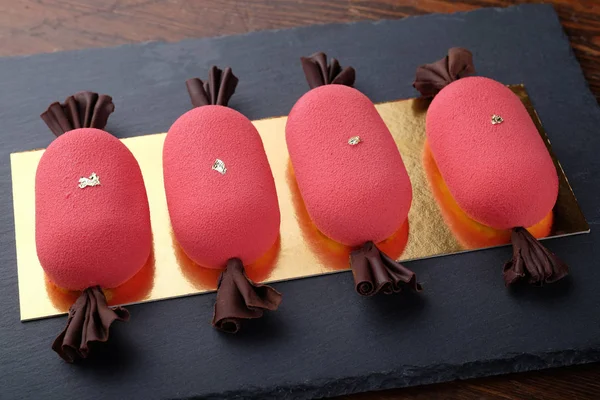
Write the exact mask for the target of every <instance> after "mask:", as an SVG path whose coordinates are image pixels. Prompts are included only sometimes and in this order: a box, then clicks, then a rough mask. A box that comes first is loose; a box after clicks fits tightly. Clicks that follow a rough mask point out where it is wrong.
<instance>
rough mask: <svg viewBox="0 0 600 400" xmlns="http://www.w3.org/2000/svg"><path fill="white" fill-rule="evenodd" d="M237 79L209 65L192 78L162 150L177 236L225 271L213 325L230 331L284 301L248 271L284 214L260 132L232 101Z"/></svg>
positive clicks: (193, 253) (205, 262) (201, 259)
mask: <svg viewBox="0 0 600 400" xmlns="http://www.w3.org/2000/svg"><path fill="white" fill-rule="evenodd" d="M237 83H238V79H237V78H236V77H235V76H234V75H233V72H232V71H231V68H227V69H225V70H224V71H221V70H220V69H218V68H217V67H212V68H211V69H210V72H209V79H208V81H206V82H202V81H201V80H200V79H197V78H195V79H189V80H188V81H187V82H186V85H187V88H188V92H189V95H190V98H191V101H192V105H193V106H194V108H193V109H192V110H190V111H188V112H186V113H185V114H183V115H182V116H181V117H179V118H178V119H177V121H175V123H173V125H172V126H171V128H169V131H168V133H167V137H166V139H165V143H164V148H163V172H164V185H165V194H166V197H167V205H168V209H169V215H170V218H171V224H172V228H173V234H174V236H175V238H176V240H177V242H178V244H179V246H181V249H182V250H183V252H184V253H185V254H186V255H187V257H189V258H190V259H191V260H193V262H194V263H196V264H198V265H201V266H203V267H206V268H213V269H217V270H222V271H223V272H222V273H221V275H220V277H219V281H218V285H217V286H218V289H217V300H216V302H215V310H214V316H213V325H214V326H215V327H216V328H217V329H219V330H222V331H226V332H231V333H235V332H237V331H238V330H239V329H240V327H241V322H242V321H243V320H245V319H254V318H260V317H261V316H262V315H263V313H264V311H265V310H271V311H273V310H276V309H277V308H278V306H279V304H280V302H281V294H280V293H278V292H277V291H276V290H275V289H273V288H271V287H270V286H266V285H261V284H255V283H254V282H253V281H251V280H250V279H249V278H248V277H247V275H246V272H245V267H244V266H245V265H250V264H252V263H254V262H256V261H257V260H258V259H259V258H260V257H261V256H263V255H264V254H265V253H267V251H268V250H269V249H270V248H271V247H272V246H273V245H274V244H275V243H276V241H277V238H278V237H279V224H280V212H279V204H278V200H277V192H276V190H275V182H274V180H273V174H272V173H271V168H270V166H269V162H268V160H267V156H266V154H265V150H264V147H263V143H262V141H261V138H260V136H259V134H258V131H257V130H256V128H255V127H254V125H252V123H251V122H250V120H248V118H246V117H245V116H243V115H242V114H240V113H239V112H237V111H235V110H233V109H231V108H229V107H227V103H228V101H229V99H230V97H231V96H232V95H233V93H234V91H235V88H236V86H237Z"/></svg>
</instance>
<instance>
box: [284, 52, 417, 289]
mask: <svg viewBox="0 0 600 400" xmlns="http://www.w3.org/2000/svg"><path fill="white" fill-rule="evenodd" d="M302 66H303V69H304V72H305V75H306V78H307V81H308V83H309V86H310V87H311V90H310V91H309V92H308V93H306V94H305V95H303V96H302V97H301V98H300V99H299V100H298V101H297V102H296V104H295V105H294V107H293V108H292V110H291V112H290V113H289V116H288V120H287V124H286V127H285V132H286V141H287V147H288V151H289V154H290V161H291V164H292V166H293V169H294V174H295V177H296V181H297V184H298V189H299V192H300V195H301V196H302V199H303V201H304V204H305V206H306V210H307V212H308V214H309V216H310V218H311V220H312V221H313V222H314V224H315V226H316V227H317V228H318V229H319V230H320V231H321V232H322V233H323V234H325V235H326V236H328V237H329V238H331V239H333V240H335V241H337V242H339V243H342V244H344V245H347V246H351V247H353V248H355V250H354V251H353V252H352V253H351V267H352V270H353V272H354V278H355V282H356V289H357V291H358V292H359V293H360V294H363V295H372V294H374V293H377V292H379V291H383V292H385V293H391V292H394V291H399V290H400V288H401V286H400V285H401V283H408V284H409V285H410V286H411V287H413V288H414V289H419V288H420V287H419V286H418V284H417V283H416V278H415V275H414V273H412V272H411V271H410V270H408V269H406V268H405V267H403V266H402V265H400V264H399V263H397V262H395V261H394V260H392V259H391V258H390V257H388V256H387V255H385V254H383V253H382V252H381V251H380V250H379V249H378V248H377V247H376V246H375V244H374V243H377V242H380V241H382V240H384V239H386V238H388V237H390V236H391V235H392V234H393V233H394V232H396V231H397V230H398V229H399V228H400V227H401V226H402V225H403V224H404V223H405V222H406V220H407V216H408V211H409V209H410V205H411V201H412V186H411V183H410V179H409V177H408V173H407V172H406V168H405V167H404V163H403V162H402V157H401V156H400V153H399V151H398V147H397V145H396V143H395V142H394V139H393V137H392V135H391V134H390V131H389V130H388V128H387V126H386V125H385V122H384V121H383V120H382V119H381V116H380V115H379V113H378V112H377V110H376V108H375V106H374V105H373V103H372V102H371V100H369V99H368V98H367V96H365V95H364V94H362V93H361V92H359V91H358V90H356V89H354V88H352V87H351V86H352V85H353V84H354V79H355V71H354V69H353V68H351V67H347V68H342V67H341V66H340V65H339V63H338V61H337V60H335V59H332V60H331V63H330V64H328V63H327V57H326V55H325V54H323V53H316V54H313V55H312V56H310V57H307V58H304V57H303V58H302Z"/></svg>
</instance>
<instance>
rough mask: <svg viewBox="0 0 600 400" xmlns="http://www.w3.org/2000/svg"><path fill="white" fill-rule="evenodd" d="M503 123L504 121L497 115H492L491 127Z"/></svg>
mask: <svg viewBox="0 0 600 400" xmlns="http://www.w3.org/2000/svg"><path fill="white" fill-rule="evenodd" d="M503 122H504V119H503V118H502V117H501V116H499V115H496V114H494V115H492V125H497V124H501V123H503Z"/></svg>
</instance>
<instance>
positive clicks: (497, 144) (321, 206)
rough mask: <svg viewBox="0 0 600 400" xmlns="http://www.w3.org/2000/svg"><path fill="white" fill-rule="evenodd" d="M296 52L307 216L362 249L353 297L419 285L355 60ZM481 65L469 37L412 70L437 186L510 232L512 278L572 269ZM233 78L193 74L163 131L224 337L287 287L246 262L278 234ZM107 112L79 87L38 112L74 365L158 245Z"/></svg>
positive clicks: (138, 179) (48, 218)
mask: <svg viewBox="0 0 600 400" xmlns="http://www.w3.org/2000/svg"><path fill="white" fill-rule="evenodd" d="M301 62H302V68H303V70H304V74H305V76H306V79H307V81H308V84H309V86H310V90H309V91H308V92H307V93H306V94H305V95H303V96H302V97H301V98H300V99H299V100H298V101H297V102H296V104H295V105H294V107H293V108H292V110H291V111H290V113H289V116H288V119H287V124H286V129H285V130H286V142H287V147H288V152H289V156H290V162H291V166H292V168H293V174H294V177H295V179H296V183H297V186H298V189H299V193H300V195H301V197H302V200H303V201H304V204H305V206H306V210H307V213H308V215H309V216H310V218H311V220H312V222H313V223H314V224H315V226H316V227H317V228H318V229H319V231H320V232H322V233H323V234H324V235H325V236H327V237H329V238H331V239H332V240H334V241H336V242H339V243H341V244H344V245H346V246H350V247H352V248H353V251H352V252H351V254H350V266H351V269H352V272H353V275H354V280H355V283H356V290H357V292H358V293H359V294H361V295H364V296H370V295H374V294H376V293H380V292H381V293H387V294H389V293H394V292H399V291H401V290H403V289H405V288H409V289H411V290H414V291H421V290H422V287H421V285H420V284H419V282H418V280H417V277H416V275H415V273H414V272H413V271H411V270H410V269H409V268H407V267H406V266H404V265H402V264H400V263H399V262H397V261H396V260H394V259H393V258H391V257H390V256H388V255H387V254H385V253H384V252H382V251H381V250H380V249H379V248H378V246H377V243H379V242H381V241H383V240H385V239H387V238H389V237H390V236H391V235H392V234H394V232H396V231H397V230H398V229H399V228H400V227H401V226H403V224H404V223H405V222H406V219H407V216H408V212H409V209H410V207H411V203H412V186H411V182H410V179H409V176H408V174H407V171H406V169H405V167H404V163H403V161H402V156H401V154H400V152H399V151H398V147H397V145H396V143H395V142H394V139H393V138H392V135H391V134H390V132H389V130H388V127H387V126H386V124H385V123H384V121H383V120H382V118H381V117H380V115H379V114H378V112H377V110H376V108H375V106H374V105H373V103H372V102H371V101H370V100H369V99H368V98H367V97H366V96H365V95H364V94H362V93H361V92H360V91H358V90H356V89H354V88H353V87H352V86H353V84H354V81H355V71H354V69H353V68H351V67H345V68H342V67H341V66H340V64H339V62H338V61H337V60H335V59H331V60H330V62H329V63H328V62H327V58H326V56H325V54H323V53H316V54H314V55H312V56H310V57H302V58H301ZM474 73H475V70H474V66H473V61H472V54H471V53H470V52H469V51H468V50H466V49H461V48H452V49H450V50H449V52H448V55H447V56H446V57H444V58H443V59H441V60H439V61H437V62H434V63H432V64H426V65H423V66H420V67H418V68H417V73H416V80H415V83H414V87H415V88H416V89H417V90H418V91H419V92H420V93H421V94H422V96H424V97H428V98H431V99H432V100H431V104H430V105H429V108H428V111H427V117H426V136H427V141H426V144H425V146H424V149H423V161H424V163H426V164H430V165H433V166H434V167H435V168H434V170H435V173H436V174H437V175H436V176H439V179H437V180H436V181H435V182H433V181H432V182H430V184H431V185H432V186H434V187H433V191H434V192H436V191H438V192H444V193H445V194H446V195H447V196H448V197H449V198H451V200H452V203H453V204H454V206H455V212H456V213H459V214H460V215H461V216H462V217H464V218H466V219H469V220H470V221H472V222H473V224H475V225H476V226H481V228H482V229H494V230H511V241H512V243H513V256H512V259H511V260H510V261H508V262H507V263H506V264H505V266H504V269H503V273H504V280H505V283H506V285H507V286H508V285H511V284H513V283H515V282H517V281H526V282H529V283H532V284H536V285H541V284H543V283H550V282H554V281H557V280H559V279H561V278H563V277H564V276H566V275H567V273H568V268H567V266H566V265H565V264H564V263H563V262H562V261H560V260H559V259H558V258H557V257H556V256H555V255H554V254H552V253H551V252H550V251H548V250H547V249H546V248H544V247H543V246H542V245H541V244H540V243H539V242H538V241H537V239H536V237H543V236H546V235H547V234H549V232H550V228H551V225H552V209H553V207H554V204H555V203H556V200H557V196H558V176H557V171H556V167H555V165H554V162H553V160H552V158H551V156H550V154H549V152H548V150H547V148H546V145H545V143H544V141H543V140H542V139H541V137H540V135H539V133H538V131H537V128H536V126H535V124H534V122H533V121H532V120H531V118H530V116H529V114H528V112H527V110H526V109H525V107H524V106H523V104H522V103H521V101H520V99H519V98H518V97H517V96H516V95H515V94H514V93H513V92H512V91H511V90H510V89H508V88H507V87H506V86H504V85H503V84H501V83H499V82H496V81H494V80H492V79H488V78H483V77H474V76H471V75H473V74H474ZM237 83H238V79H237V78H236V77H235V76H234V75H233V72H232V70H231V69H230V68H226V69H225V70H220V69H219V68H217V67H213V68H211V69H210V71H209V78H208V80H207V81H202V80H200V79H197V78H195V79H190V80H188V81H187V82H186V85H187V89H188V93H189V95H190V99H191V102H192V105H193V108H192V109H191V110H190V111H188V112H186V113H185V114H183V115H182V116H181V117H179V118H178V119H177V120H176V121H175V122H174V123H173V125H172V126H171V128H170V129H169V131H168V133H167V136H166V139H165V142H164V148H163V160H162V164H163V174H164V186H165V195H166V199H167V205H168V211H169V216H170V220H171V225H172V229H173V234H174V237H175V239H176V240H177V242H178V244H179V245H180V247H181V249H182V250H183V251H184V252H185V254H186V255H187V256H188V257H189V258H190V259H191V260H193V261H194V262H195V263H196V264H198V265H200V266H202V267H206V268H212V269H217V270H222V273H221V276H220V278H219V284H218V290H217V298H216V302H215V307H214V315H213V325H214V326H215V327H216V328H217V329H219V330H222V331H225V332H237V331H238V330H239V329H240V327H241V324H242V322H243V320H245V319H253V318H259V317H261V316H262V315H263V313H264V311H266V310H271V311H273V310H276V309H277V308H278V306H279V304H280V302H281V298H282V296H281V294H280V293H279V292H277V291H276V290H275V289H273V288H271V287H270V286H267V285H262V284H258V283H255V282H252V281H251V280H250V279H248V278H247V276H246V274H245V272H244V265H250V264H252V263H253V262H254V261H256V260H257V259H258V258H260V257H261V256H262V255H263V254H264V253H266V252H267V251H268V250H269V249H270V248H271V247H272V246H273V244H274V243H275V242H276V240H277V238H278V236H279V226H280V211H279V204H278V199H277V192H276V189H275V182H274V180H273V175H272V172H271V169H270V166H269V162H268V160H267V156H266V154H265V151H264V148H263V144H262V141H261V139H260V136H259V134H258V132H257V130H256V128H255V127H254V125H253V124H252V123H251V122H250V120H248V119H247V118H246V117H245V116H244V115H242V114H241V113H239V112H237V111H235V110H233V109H232V108H230V107H228V106H227V104H228V102H229V99H230V98H231V96H232V95H233V94H234V91H235V89H236V86H237ZM113 111H114V105H113V103H112V99H111V98H110V97H109V96H106V95H98V94H96V93H91V92H81V93H77V94H75V95H73V96H70V97H69V98H67V99H66V100H65V102H64V103H58V102H57V103H53V104H51V105H50V106H49V107H48V109H47V110H46V111H45V112H44V113H43V114H42V115H41V117H42V119H43V120H44V121H45V122H46V124H47V125H48V127H49V128H50V129H51V131H52V132H53V133H54V134H55V135H56V136H57V139H55V140H54V141H53V142H52V143H51V144H50V146H49V147H48V148H47V150H46V151H45V152H44V154H43V156H42V158H41V159H40V162H39V165H38V168H37V172H36V179H35V206H36V228H35V229H36V232H35V233H36V247H37V254H38V258H39V261H40V264H41V266H42V267H43V269H44V271H45V273H46V275H47V276H48V278H49V279H50V280H51V281H52V282H53V283H55V284H56V285H57V286H58V287H60V288H64V289H67V290H74V291H81V295H80V297H79V298H78V299H77V300H76V302H75V303H74V304H73V306H72V307H71V308H70V310H69V316H68V321H67V325H66V327H65V329H64V331H63V332H62V333H61V334H60V335H59V336H58V337H57V338H56V340H55V341H54V343H53V346H52V348H53V349H54V350H55V351H56V352H57V353H58V354H59V355H60V356H61V357H62V358H63V359H64V360H66V361H68V362H73V361H76V360H78V359H82V358H86V357H87V356H88V355H89V352H90V344H91V343H93V342H104V341H106V340H108V336H109V329H110V326H111V324H112V322H113V321H115V320H122V321H123V320H127V319H128V318H129V313H128V312H127V310H126V309H125V308H123V307H109V306H108V305H107V302H106V297H105V295H104V293H103V291H102V290H103V289H107V288H114V287H117V286H119V285H121V284H123V283H124V282H126V281H128V280H129V279H131V278H132V277H133V276H134V275H135V274H136V273H137V272H138V271H139V270H140V269H141V268H142V267H143V266H144V264H145V263H146V261H147V260H148V258H149V256H150V254H151V252H152V231H151V226H150V210H149V205H148V198H147V195H146V188H145V185H144V179H143V176H142V173H141V170H140V167H139V165H138V163H137V161H136V159H135V157H134V156H133V154H132V153H131V152H130V151H129V150H128V149H127V147H126V146H125V145H123V144H122V142H121V141H119V140H118V139H116V138H115V137H114V136H112V135H110V134H109V133H107V132H105V131H104V130H103V129H104V128H105V126H106V122H107V120H108V117H109V115H110V114H111V113H112V112H113ZM430 169H431V168H430ZM532 233H533V234H532ZM173 267H174V268H175V267H176V266H173Z"/></svg>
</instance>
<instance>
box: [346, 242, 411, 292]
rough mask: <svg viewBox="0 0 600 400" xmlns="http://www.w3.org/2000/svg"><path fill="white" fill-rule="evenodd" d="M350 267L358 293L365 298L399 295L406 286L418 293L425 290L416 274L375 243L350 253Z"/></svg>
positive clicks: (367, 244)
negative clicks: (380, 295)
mask: <svg viewBox="0 0 600 400" xmlns="http://www.w3.org/2000/svg"><path fill="white" fill-rule="evenodd" d="M350 267H351V268H352V273H353V274H354V282H355V283H356V291H357V292H358V294H360V295H363V296H372V295H374V294H377V293H379V292H383V293H385V294H391V293H397V292H400V291H402V289H403V287H404V286H407V287H409V288H411V289H413V290H414V291H416V292H420V291H421V290H423V288H422V287H421V285H420V284H419V283H418V282H417V276H416V275H415V273H414V272H412V271H411V270H409V269H408V268H406V267H405V266H403V265H402V264H400V263H399V262H397V261H395V260H393V259H392V258H391V257H390V256H388V255H387V254H385V253H384V252H382V251H381V250H379V249H378V248H377V246H376V245H375V243H373V242H367V243H365V244H364V245H363V246H362V247H361V248H360V249H358V250H354V251H353V252H352V253H350Z"/></svg>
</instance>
